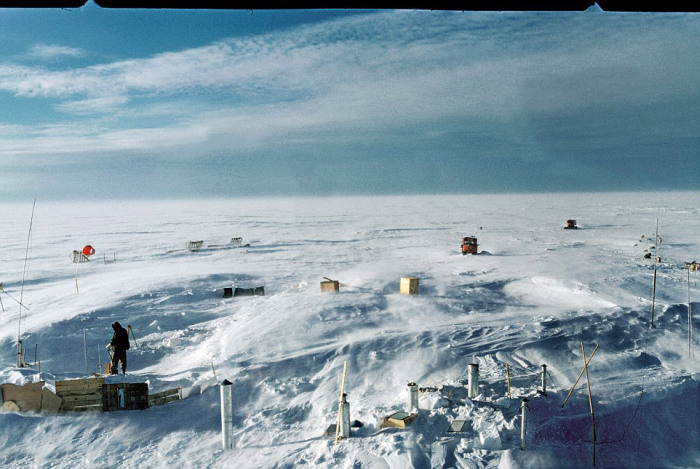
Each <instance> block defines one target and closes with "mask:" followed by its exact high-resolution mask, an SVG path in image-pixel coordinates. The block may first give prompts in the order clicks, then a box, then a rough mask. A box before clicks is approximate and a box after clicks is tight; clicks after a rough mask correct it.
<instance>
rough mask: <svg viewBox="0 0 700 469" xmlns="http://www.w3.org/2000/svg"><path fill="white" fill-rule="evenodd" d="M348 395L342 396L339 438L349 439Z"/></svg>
mask: <svg viewBox="0 0 700 469" xmlns="http://www.w3.org/2000/svg"><path fill="white" fill-rule="evenodd" d="M347 397H348V395H347V394H343V401H342V412H341V413H340V437H341V438H350V403H349V402H348V399H347Z"/></svg>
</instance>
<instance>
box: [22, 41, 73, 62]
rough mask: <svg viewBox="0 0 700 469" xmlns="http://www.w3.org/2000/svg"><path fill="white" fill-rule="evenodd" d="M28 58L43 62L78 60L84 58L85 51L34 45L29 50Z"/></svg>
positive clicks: (65, 47)
mask: <svg viewBox="0 0 700 469" xmlns="http://www.w3.org/2000/svg"><path fill="white" fill-rule="evenodd" d="M27 55H28V58H30V59H39V60H43V61H56V60H60V59H64V58H78V57H83V56H85V51H83V50H82V49H77V48H75V47H68V46H58V45H50V44H36V45H34V46H32V47H31V48H30V49H29V52H28V54H27Z"/></svg>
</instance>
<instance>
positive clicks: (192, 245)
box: [186, 240, 204, 252]
mask: <svg viewBox="0 0 700 469" xmlns="http://www.w3.org/2000/svg"><path fill="white" fill-rule="evenodd" d="M203 245H204V240H200V241H187V245H186V247H187V250H188V251H191V252H194V251H199V250H200V249H202V246H203Z"/></svg>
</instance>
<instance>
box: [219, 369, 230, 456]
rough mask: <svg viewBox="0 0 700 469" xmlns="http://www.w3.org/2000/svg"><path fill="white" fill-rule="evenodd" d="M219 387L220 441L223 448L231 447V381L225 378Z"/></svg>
mask: <svg viewBox="0 0 700 469" xmlns="http://www.w3.org/2000/svg"><path fill="white" fill-rule="evenodd" d="M219 388H220V389H221V443H222V445H223V448H224V450H230V449H233V394H232V392H231V382H230V381H229V380H227V379H225V380H224V381H223V382H222V383H221V385H220V386H219Z"/></svg>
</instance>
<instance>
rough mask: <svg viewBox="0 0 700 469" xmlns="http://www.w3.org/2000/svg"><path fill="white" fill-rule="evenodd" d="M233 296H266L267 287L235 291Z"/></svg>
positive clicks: (237, 289)
mask: <svg viewBox="0 0 700 469" xmlns="http://www.w3.org/2000/svg"><path fill="white" fill-rule="evenodd" d="M233 296H265V287H255V288H238V287H236V288H235V289H234V290H233Z"/></svg>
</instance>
